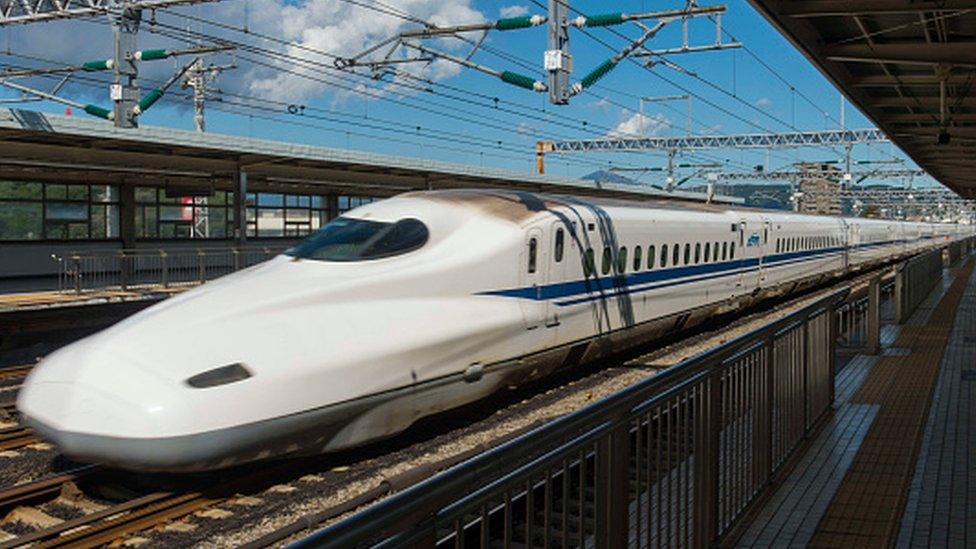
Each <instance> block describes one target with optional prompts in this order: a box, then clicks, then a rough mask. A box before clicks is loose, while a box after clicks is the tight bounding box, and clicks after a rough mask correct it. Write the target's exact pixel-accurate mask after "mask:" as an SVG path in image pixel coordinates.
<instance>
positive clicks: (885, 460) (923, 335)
mask: <svg viewBox="0 0 976 549" xmlns="http://www.w3.org/2000/svg"><path fill="white" fill-rule="evenodd" d="M972 270H973V261H972V260H970V261H969V262H968V263H967V264H966V265H965V266H963V267H960V268H959V269H958V270H957V272H956V273H955V278H954V281H953V283H952V285H951V286H950V287H949V289H948V290H947V291H946V293H945V295H944V296H943V297H942V299H941V300H940V301H939V304H938V305H937V306H936V307H935V309H934V311H933V313H932V316H931V318H930V319H929V321H928V323H927V324H924V325H922V326H905V327H904V328H903V329H902V332H901V334H900V335H899V337H898V340H897V341H896V342H895V345H894V346H895V347H901V348H907V349H911V354H910V355H908V356H882V357H880V358H879V359H878V362H877V364H876V365H875V366H874V368H872V370H871V373H870V374H869V375H868V377H867V379H866V380H865V381H864V384H863V385H862V386H861V389H860V390H859V391H858V392H857V394H855V395H854V397H853V399H852V400H851V402H852V403H859V404H876V405H879V407H880V408H879V410H878V413H877V416H876V418H875V420H874V422H873V424H872V425H871V428H870V429H869V430H868V432H867V434H866V435H865V437H864V440H863V442H862V443H861V446H860V449H859V451H858V453H857V455H856V456H855V458H854V462H853V463H852V465H851V467H850V469H849V470H848V472H847V475H846V476H845V477H844V481H843V483H841V485H840V487H839V489H838V491H837V493H836V495H835V496H834V499H833V501H831V503H830V506H829V507H828V508H827V512H826V513H825V514H824V517H823V519H822V520H821V521H820V524H819V526H818V528H817V532H816V534H815V535H814V537H813V541H812V544H811V545H813V546H816V547H878V546H890V545H892V544H893V543H894V541H895V538H896V536H897V534H898V527H899V522H900V520H901V515H902V513H903V511H904V508H905V501H906V498H907V494H908V488H909V483H910V482H911V480H912V475H913V473H914V471H915V462H916V458H917V455H918V450H919V445H920V443H921V440H922V435H923V432H924V429H925V419H926V417H927V416H928V409H929V403H930V401H931V397H932V390H933V388H934V387H935V382H936V379H937V377H938V374H939V367H940V365H941V363H942V355H943V353H944V352H945V348H946V344H947V342H948V339H949V335H950V334H951V332H952V325H953V322H954V321H955V317H956V309H957V306H958V304H959V299H960V298H961V297H962V294H963V291H964V290H965V288H966V284H967V283H968V281H969V276H970V273H971V272H972Z"/></svg>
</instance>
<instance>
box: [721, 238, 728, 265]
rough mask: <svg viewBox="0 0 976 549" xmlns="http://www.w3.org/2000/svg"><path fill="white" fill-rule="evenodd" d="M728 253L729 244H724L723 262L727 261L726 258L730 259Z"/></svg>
mask: <svg viewBox="0 0 976 549" xmlns="http://www.w3.org/2000/svg"><path fill="white" fill-rule="evenodd" d="M728 251H729V243H728V242H723V243H722V261H725V258H727V257H728V255H727V254H728Z"/></svg>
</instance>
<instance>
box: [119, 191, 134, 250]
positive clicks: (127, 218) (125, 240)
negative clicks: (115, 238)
mask: <svg viewBox="0 0 976 549" xmlns="http://www.w3.org/2000/svg"><path fill="white" fill-rule="evenodd" d="M119 237H120V239H121V241H122V248H125V249H130V248H134V247H135V245H136V188H135V185H130V184H128V183H125V182H123V183H121V184H120V185H119Z"/></svg>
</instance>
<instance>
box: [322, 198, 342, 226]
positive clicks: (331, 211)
mask: <svg viewBox="0 0 976 549" xmlns="http://www.w3.org/2000/svg"><path fill="white" fill-rule="evenodd" d="M325 207H326V210H327V211H328V215H329V221H332V220H333V219H335V218H337V217H339V197H338V196H336V195H335V194H333V193H329V194H327V195H325Z"/></svg>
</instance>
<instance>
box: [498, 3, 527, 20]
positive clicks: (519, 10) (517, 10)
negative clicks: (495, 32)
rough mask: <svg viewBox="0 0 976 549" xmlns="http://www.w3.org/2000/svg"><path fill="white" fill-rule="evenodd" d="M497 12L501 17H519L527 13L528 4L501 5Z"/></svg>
mask: <svg viewBox="0 0 976 549" xmlns="http://www.w3.org/2000/svg"><path fill="white" fill-rule="evenodd" d="M498 13H499V14H500V15H501V16H502V17H520V16H522V15H526V14H528V13H529V7H528V6H518V5H516V6H502V8H501V9H500V10H498Z"/></svg>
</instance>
